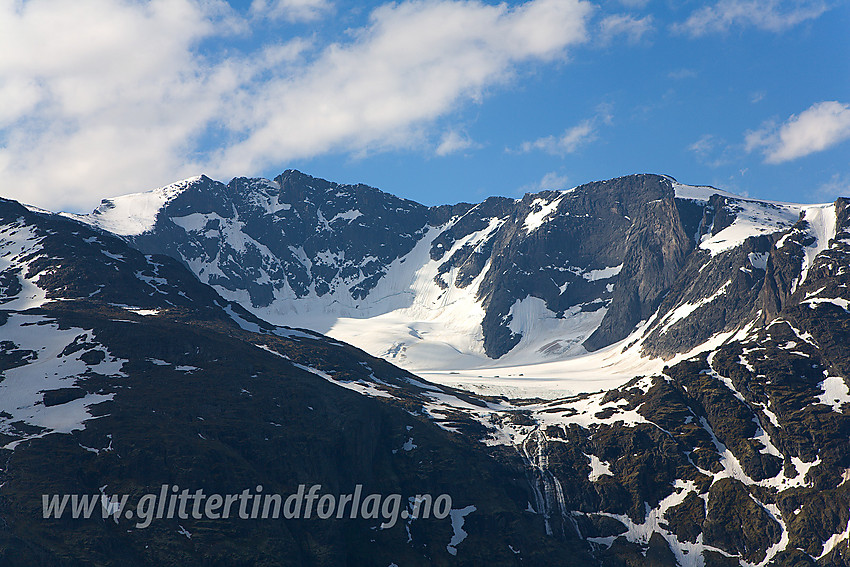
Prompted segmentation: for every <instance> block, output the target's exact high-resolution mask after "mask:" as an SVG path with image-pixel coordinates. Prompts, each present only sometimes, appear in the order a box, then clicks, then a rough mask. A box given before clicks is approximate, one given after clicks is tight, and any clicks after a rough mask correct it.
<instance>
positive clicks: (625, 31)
mask: <svg viewBox="0 0 850 567" xmlns="http://www.w3.org/2000/svg"><path fill="white" fill-rule="evenodd" d="M654 29H655V26H654V25H653V20H652V16H644V17H643V18H636V17H634V16H631V15H629V14H613V15H611V16H606V17H605V18H603V19H602V21H601V22H600V24H599V40H600V42H602V43H603V44H604V43H610V42H611V41H612V40H614V39H615V38H617V37H625V38H626V40H627V41H628V42H630V43H637V42H639V41H640V40H641V38H643V37H644V36H645V35H647V34H650V33H652V32H653V31H654Z"/></svg>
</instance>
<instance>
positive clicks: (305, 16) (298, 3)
mask: <svg viewBox="0 0 850 567" xmlns="http://www.w3.org/2000/svg"><path fill="white" fill-rule="evenodd" d="M332 10H333V3H332V2H329V1H328V0H253V2H251V13H252V14H253V15H254V16H258V17H262V18H269V19H272V20H277V19H283V20H288V21H290V22H309V21H312V20H318V19H319V18H321V17H322V16H324V15H325V14H327V13H329V12H331V11H332Z"/></svg>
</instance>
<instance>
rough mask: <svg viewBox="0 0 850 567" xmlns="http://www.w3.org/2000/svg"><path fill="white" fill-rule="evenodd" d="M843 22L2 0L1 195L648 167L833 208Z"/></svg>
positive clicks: (845, 155) (449, 5) (845, 127)
mask: <svg viewBox="0 0 850 567" xmlns="http://www.w3.org/2000/svg"><path fill="white" fill-rule="evenodd" d="M848 31H850V7H849V6H848V3H847V2H846V1H840V0H834V1H826V0H825V1H820V0H791V1H789V0H759V1H755V0H713V1H710V2H691V1H683V2H673V1H672V0H603V1H599V2H590V1H579V0H527V1H526V2H506V3H501V4H497V3H493V2H483V1H482V2H479V1H463V2H459V1H451V0H419V1H399V2H395V3H382V2H359V3H356V4H352V3H345V2H339V1H334V0H245V1H241V2H237V1H235V0H234V1H231V2H224V1H223V0H153V1H141V0H132V1H131V0H77V1H75V2H66V1H63V0H6V1H0V177H2V179H3V185H2V189H0V195H3V196H5V197H9V198H15V199H19V200H22V201H24V202H28V203H32V204H35V205H38V206H42V207H45V208H49V209H51V210H58V209H64V210H72V211H79V212H83V211H88V210H90V209H92V208H93V207H94V206H95V205H96V204H97V203H98V202H99V200H100V199H101V198H105V197H109V196H114V195H118V194H123V193H129V192H135V191H143V190H147V189H150V188H154V187H157V186H161V185H165V184H167V183H170V182H173V181H176V180H179V179H182V178H185V177H189V176H192V175H196V174H199V173H206V174H208V175H210V176H211V177H214V178H217V179H221V180H223V181H227V180H229V179H230V178H231V177H233V176H237V175H244V176H266V177H273V176H275V175H277V174H279V173H280V172H281V171H283V170H284V169H287V168H297V169H300V170H302V171H305V172H307V173H309V174H312V175H316V176H319V177H324V178H327V179H331V180H334V181H339V182H349V183H354V182H363V183H367V184H370V185H373V186H376V187H379V188H381V189H383V190H385V191H388V192H391V193H394V194H396V195H399V196H402V197H406V198H410V199H414V200H417V201H419V202H422V203H425V204H429V205H430V204H441V203H450V202H458V201H473V202H474V201H479V200H482V199H483V198H485V197H486V196H488V195H505V196H509V197H518V196H521V195H522V194H523V193H525V192H533V191H538V190H540V189H564V188H569V187H572V186H574V185H578V184H581V183H585V182H589V181H594V180H598V179H607V178H611V177H615V176H619V175H625V174H629V173H639V172H654V173H666V174H670V175H673V176H674V177H676V178H677V179H679V180H680V181H682V182H685V183H691V184H711V185H714V186H717V187H720V188H723V189H726V190H729V191H732V192H737V193H740V194H744V195H749V196H751V197H755V198H764V199H773V200H785V201H802V202H820V201H830V200H833V199H834V198H835V197H836V196H838V195H850V39H849V38H850V33H848Z"/></svg>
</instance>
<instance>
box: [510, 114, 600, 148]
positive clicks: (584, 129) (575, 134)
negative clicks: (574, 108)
mask: <svg viewBox="0 0 850 567" xmlns="http://www.w3.org/2000/svg"><path fill="white" fill-rule="evenodd" d="M595 139H596V126H595V125H594V123H593V120H584V121H582V122H581V123H579V124H577V125H575V126H573V127H572V128H567V129H566V130H565V131H564V133H563V134H561V135H560V136H557V137H556V136H546V137H545V138H538V139H536V140H534V141H533V142H523V143H522V145H521V146H520V148H521V150H522V151H523V152H531V151H534V150H541V151H544V152H546V153H549V154H555V155H563V154H571V153H574V152H575V151H576V150H578V149H579V148H580V147H581V146H583V145H585V144H587V143H589V142H592V141H593V140H595Z"/></svg>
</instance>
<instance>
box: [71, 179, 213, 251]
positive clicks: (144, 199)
mask: <svg viewBox="0 0 850 567" xmlns="http://www.w3.org/2000/svg"><path fill="white" fill-rule="evenodd" d="M205 180H209V178H208V177H206V176H204V175H197V176H195V177H190V178H188V179H184V180H182V181H178V182H177V183H172V184H170V185H166V186H165V187H160V188H158V189H153V190H151V191H144V192H141V193H131V194H129V195H122V196H120V197H113V198H111V199H104V200H103V201H101V203H100V205H99V206H98V207H97V208H96V209H95V210H94V211H92V212H91V213H90V214H88V215H68V216H69V217H71V218H75V219H77V220H80V221H83V222H85V223H87V224H90V225H92V226H96V227H98V228H101V229H103V230H106V231H109V232H111V233H113V234H117V235H119V236H136V235H139V234H142V233H144V232H147V231H149V230H151V229H153V227H154V225H155V224H156V218H157V216H158V215H159V212H160V211H161V210H162V208H163V207H164V206H165V205H167V204H168V203H169V202H171V201H173V200H174V199H175V198H177V197H178V196H179V195H180V194H181V193H183V192H184V191H186V190H187V189H189V188H190V187H192V186H194V185H197V184H199V183H202V182H204V181H205Z"/></svg>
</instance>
